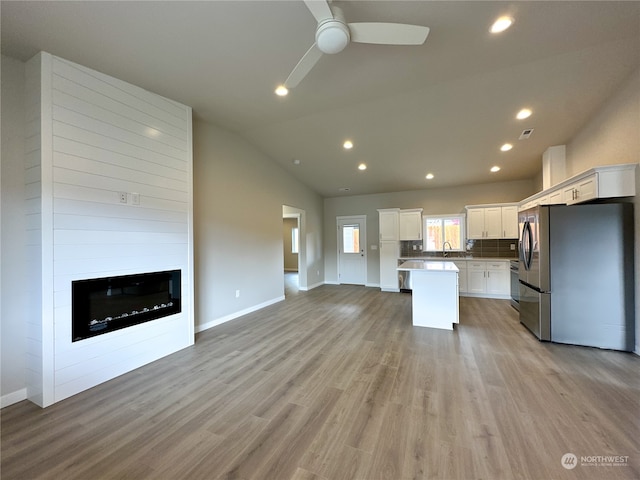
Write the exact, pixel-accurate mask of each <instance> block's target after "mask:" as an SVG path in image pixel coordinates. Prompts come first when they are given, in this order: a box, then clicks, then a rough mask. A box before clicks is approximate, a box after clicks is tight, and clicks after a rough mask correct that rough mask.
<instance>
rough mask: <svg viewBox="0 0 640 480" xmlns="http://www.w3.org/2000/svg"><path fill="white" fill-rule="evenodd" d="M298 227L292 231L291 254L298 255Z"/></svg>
mask: <svg viewBox="0 0 640 480" xmlns="http://www.w3.org/2000/svg"><path fill="white" fill-rule="evenodd" d="M298 238H299V236H298V227H293V228H292V229H291V253H298Z"/></svg>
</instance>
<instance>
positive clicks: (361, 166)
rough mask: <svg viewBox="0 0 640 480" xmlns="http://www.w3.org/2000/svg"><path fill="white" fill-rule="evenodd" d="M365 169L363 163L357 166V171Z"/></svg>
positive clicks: (365, 166)
mask: <svg viewBox="0 0 640 480" xmlns="http://www.w3.org/2000/svg"><path fill="white" fill-rule="evenodd" d="M366 169H367V165H366V164H364V163H361V164H360V165H358V170H366Z"/></svg>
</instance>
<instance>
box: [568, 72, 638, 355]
mask: <svg viewBox="0 0 640 480" xmlns="http://www.w3.org/2000/svg"><path fill="white" fill-rule="evenodd" d="M638 162H640V69H638V70H636V71H635V72H634V73H633V74H632V75H631V76H630V77H629V78H628V80H627V81H626V82H625V83H624V84H623V85H621V86H620V88H619V89H618V91H617V93H616V94H615V95H614V96H613V97H611V98H610V99H609V101H607V102H606V103H605V104H604V105H603V106H602V108H601V109H600V111H599V112H598V113H597V114H596V115H594V116H593V117H592V118H591V119H590V120H589V121H588V122H587V123H586V124H585V125H584V127H583V128H582V129H581V130H580V131H579V132H578V134H576V135H575V136H574V137H573V138H572V139H571V140H570V141H569V142H568V143H567V175H568V176H572V175H575V174H577V173H580V172H582V171H584V170H587V169H589V168H592V167H596V166H598V165H614V164H619V163H638ZM638 188H640V166H639V167H638V168H636V191H637V190H638ZM633 203H634V215H635V238H636V240H635V278H636V281H635V297H636V340H635V345H636V346H635V351H636V353H638V354H639V355H640V321H638V318H639V317H640V196H639V195H636V196H635V197H634V199H633Z"/></svg>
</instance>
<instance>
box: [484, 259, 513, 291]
mask: <svg viewBox="0 0 640 480" xmlns="http://www.w3.org/2000/svg"><path fill="white" fill-rule="evenodd" d="M486 272H487V285H486V287H487V292H486V293H489V294H492V295H510V293H511V283H510V282H511V279H510V277H509V275H510V271H509V262H505V261H487V262H486Z"/></svg>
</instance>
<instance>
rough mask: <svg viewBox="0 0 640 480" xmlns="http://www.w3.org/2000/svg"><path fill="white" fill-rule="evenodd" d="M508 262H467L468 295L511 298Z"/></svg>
mask: <svg viewBox="0 0 640 480" xmlns="http://www.w3.org/2000/svg"><path fill="white" fill-rule="evenodd" d="M509 275H510V272H509V261H508V260H472V261H468V262H467V290H466V292H467V293H468V294H475V295H476V296H482V297H485V296H486V297H490V298H509V295H510V287H511V283H510V277H509Z"/></svg>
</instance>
